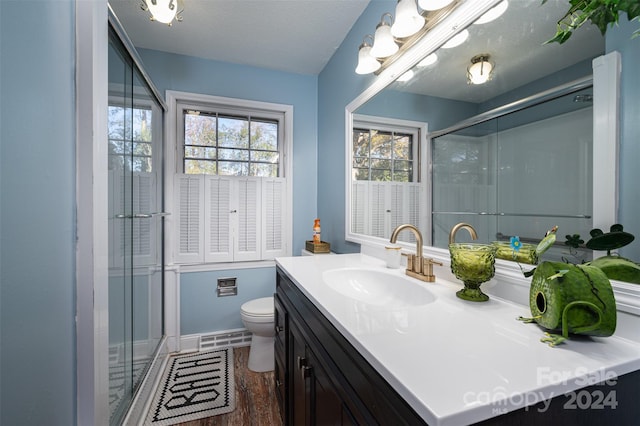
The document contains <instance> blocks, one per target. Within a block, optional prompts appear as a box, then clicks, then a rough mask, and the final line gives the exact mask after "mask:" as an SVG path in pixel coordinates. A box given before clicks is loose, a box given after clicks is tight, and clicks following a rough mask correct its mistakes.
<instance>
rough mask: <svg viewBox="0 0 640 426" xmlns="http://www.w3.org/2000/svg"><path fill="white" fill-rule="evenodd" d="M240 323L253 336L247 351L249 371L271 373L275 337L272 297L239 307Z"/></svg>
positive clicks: (252, 301)
mask: <svg viewBox="0 0 640 426" xmlns="http://www.w3.org/2000/svg"><path fill="white" fill-rule="evenodd" d="M240 316H241V317H242V323H243V324H244V326H245V327H246V328H247V330H249V331H250V332H251V333H252V334H253V336H252V337H251V348H250V349H249V365H248V367H249V370H251V371H256V372H264V371H271V370H273V368H274V359H273V336H275V323H274V307H273V297H263V298H260V299H254V300H250V301H248V302H246V303H244V304H243V305H242V306H241V307H240Z"/></svg>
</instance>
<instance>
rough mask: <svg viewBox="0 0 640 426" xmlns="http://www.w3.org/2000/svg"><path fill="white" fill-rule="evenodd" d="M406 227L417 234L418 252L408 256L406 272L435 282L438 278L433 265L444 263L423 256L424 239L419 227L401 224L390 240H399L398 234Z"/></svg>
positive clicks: (392, 241)
mask: <svg viewBox="0 0 640 426" xmlns="http://www.w3.org/2000/svg"><path fill="white" fill-rule="evenodd" d="M405 229H408V230H409V231H411V232H413V233H414V235H415V236H416V254H410V255H408V256H407V270H406V271H405V273H406V274H407V275H409V276H410V277H413V278H417V279H419V280H422V281H427V282H434V281H435V280H436V276H435V275H434V274H433V265H440V266H442V263H441V262H437V261H435V260H433V259H425V258H424V257H422V245H423V240H422V234H421V233H420V231H419V230H418V228H416V227H415V226H413V225H411V224H409V223H405V224H404V225H400V226H398V227H397V228H396V229H394V230H393V232H392V233H391V239H390V242H391V243H392V244H394V243H395V242H396V241H397V240H398V234H399V233H400V232H401V231H403V230H405Z"/></svg>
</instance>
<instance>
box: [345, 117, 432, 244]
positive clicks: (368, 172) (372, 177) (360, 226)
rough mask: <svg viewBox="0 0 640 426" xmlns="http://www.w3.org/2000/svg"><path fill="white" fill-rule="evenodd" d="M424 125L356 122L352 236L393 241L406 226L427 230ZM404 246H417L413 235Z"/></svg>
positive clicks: (363, 119) (386, 120)
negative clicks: (394, 233)
mask: <svg viewBox="0 0 640 426" xmlns="http://www.w3.org/2000/svg"><path fill="white" fill-rule="evenodd" d="M423 126H424V124H422V123H414V122H409V121H406V120H394V119H389V118H381V117H373V116H362V115H358V116H355V117H354V123H353V133H352V140H353V145H352V146H353V152H352V165H351V178H352V197H351V219H352V221H351V232H354V233H357V234H365V235H369V236H373V237H380V238H385V239H389V237H390V236H391V232H392V231H393V229H394V228H395V227H397V226H398V225H401V224H403V223H411V224H415V225H417V226H419V227H421V226H420V225H422V222H423V216H424V212H425V211H426V209H425V206H424V202H425V197H424V194H423V193H422V192H423V189H421V188H420V182H421V180H422V179H420V167H419V159H420V134H421V132H422V131H423V130H422V128H423ZM399 239H400V240H401V241H406V242H415V239H414V236H413V234H411V233H408V232H407V233H403V234H401V235H400V238H399Z"/></svg>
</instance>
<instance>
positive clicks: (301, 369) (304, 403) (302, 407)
mask: <svg viewBox="0 0 640 426" xmlns="http://www.w3.org/2000/svg"><path fill="white" fill-rule="evenodd" d="M289 354H290V356H289V360H288V361H289V368H288V371H289V392H290V394H289V401H290V404H289V419H290V420H291V424H293V425H296V426H298V425H309V424H311V410H310V409H309V408H310V407H309V387H308V386H307V379H306V376H305V375H306V373H307V372H308V369H309V368H310V367H309V366H308V363H307V358H306V356H307V353H306V345H305V342H304V338H303V337H302V334H301V333H300V331H298V329H297V328H296V326H295V323H294V322H293V321H292V322H290V323H289Z"/></svg>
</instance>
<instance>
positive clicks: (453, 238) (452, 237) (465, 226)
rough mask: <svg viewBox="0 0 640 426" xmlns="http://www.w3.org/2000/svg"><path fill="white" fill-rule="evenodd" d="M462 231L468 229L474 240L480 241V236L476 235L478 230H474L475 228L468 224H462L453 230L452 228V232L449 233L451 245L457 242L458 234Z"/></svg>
mask: <svg viewBox="0 0 640 426" xmlns="http://www.w3.org/2000/svg"><path fill="white" fill-rule="evenodd" d="M461 229H466V230H467V231H469V235H471V239H472V240H477V239H478V234H476V230H475V229H473V226H471V225H469V224H468V223H464V222H460V223H458V224H457V225H455V226H454V227H453V228H451V231H450V232H449V244H453V243H455V242H456V234H457V233H458V231H459V230H461Z"/></svg>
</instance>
